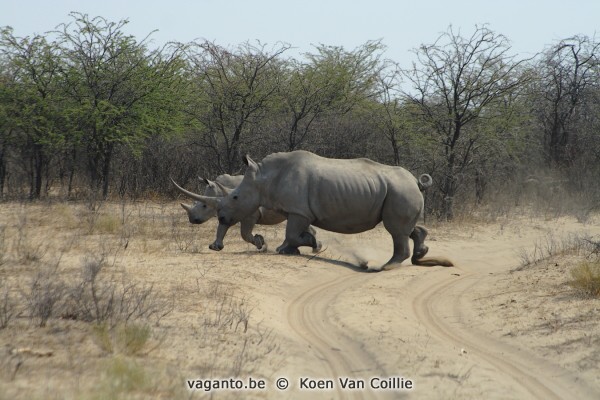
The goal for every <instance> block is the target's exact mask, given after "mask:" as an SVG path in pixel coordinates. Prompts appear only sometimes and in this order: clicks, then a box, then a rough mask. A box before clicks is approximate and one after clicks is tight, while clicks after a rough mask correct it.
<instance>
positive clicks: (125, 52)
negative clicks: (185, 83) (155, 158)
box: [58, 13, 182, 198]
mask: <svg viewBox="0 0 600 400" xmlns="http://www.w3.org/2000/svg"><path fill="white" fill-rule="evenodd" d="M71 16H72V17H73V19H74V21H73V22H72V23H69V24H63V25H62V26H61V29H60V31H59V32H58V35H59V39H60V42H61V47H62V49H61V50H62V55H63V58H64V60H65V63H66V66H65V68H64V69H63V74H64V80H65V84H66V90H67V93H68V96H69V97H70V98H71V99H72V101H73V102H74V103H75V104H76V105H75V106H74V107H73V108H72V110H71V115H70V120H71V121H72V122H73V124H72V129H73V130H72V133H73V134H74V135H76V136H77V137H78V139H79V141H80V143H81V144H82V145H83V147H84V148H85V151H86V156H87V163H88V171H89V175H90V184H91V188H92V190H93V191H96V190H97V189H99V188H100V187H101V188H102V195H103V197H104V198H106V196H107V195H108V189H109V182H110V181H109V173H110V169H111V162H112V159H113V155H114V153H115V147H116V146H119V145H127V146H131V147H133V148H135V147H137V146H139V145H140V144H141V143H142V140H143V139H144V138H145V137H147V136H148V135H149V134H151V133H156V132H157V131H158V132H161V131H162V130H168V129H170V127H171V125H172V124H173V122H174V121H175V120H176V117H177V111H176V106H175V104H176V103H177V101H178V96H177V88H178V87H179V86H180V84H181V77H180V74H179V71H180V69H181V68H182V64H181V58H180V48H179V46H171V45H170V44H167V45H165V46H163V47H161V48H158V49H155V50H149V49H148V47H147V45H146V42H147V40H148V38H149V36H150V35H148V36H147V37H146V38H144V39H143V40H141V41H140V42H138V41H137V40H136V39H135V38H134V37H133V36H129V35H126V34H125V33H124V32H123V28H124V26H125V25H126V24H127V23H128V21H127V20H121V21H119V22H110V21H108V20H106V19H104V18H102V17H94V18H89V17H88V16H87V15H84V14H80V13H71Z"/></svg>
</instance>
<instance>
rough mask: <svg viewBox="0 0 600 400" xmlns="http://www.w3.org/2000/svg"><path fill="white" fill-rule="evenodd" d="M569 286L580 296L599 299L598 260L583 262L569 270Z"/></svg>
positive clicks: (599, 266)
mask: <svg viewBox="0 0 600 400" xmlns="http://www.w3.org/2000/svg"><path fill="white" fill-rule="evenodd" d="M571 278H572V280H571V281H570V282H569V285H570V286H571V287H573V288H575V289H576V290H578V291H580V292H581V293H582V294H584V295H587V296H592V297H600V260H595V261H587V260H586V261H583V262H581V263H580V264H579V265H577V266H576V267H575V268H573V269H572V270H571Z"/></svg>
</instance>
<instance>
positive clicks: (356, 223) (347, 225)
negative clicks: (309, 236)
mask: <svg viewBox="0 0 600 400" xmlns="http://www.w3.org/2000/svg"><path fill="white" fill-rule="evenodd" d="M379 222H381V218H377V217H370V218H366V217H362V218H357V217H356V215H354V216H347V217H344V216H339V217H338V218H321V219H319V220H316V221H314V222H313V223H312V224H313V225H314V226H316V227H318V228H321V229H325V230H327V231H331V232H338V233H360V232H365V231H368V230H371V229H373V228H375V226H377V224H378V223H379Z"/></svg>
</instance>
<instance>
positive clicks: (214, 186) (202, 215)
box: [171, 178, 225, 224]
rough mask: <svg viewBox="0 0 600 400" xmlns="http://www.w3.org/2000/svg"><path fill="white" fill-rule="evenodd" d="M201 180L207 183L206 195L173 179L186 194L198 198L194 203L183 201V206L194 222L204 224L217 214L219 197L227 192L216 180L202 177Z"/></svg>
mask: <svg viewBox="0 0 600 400" xmlns="http://www.w3.org/2000/svg"><path fill="white" fill-rule="evenodd" d="M200 179H201V181H203V182H204V183H206V185H207V186H206V189H205V190H204V196H203V195H200V194H197V193H193V192H190V191H188V190H186V189H184V188H182V187H181V186H179V185H178V184H177V183H175V181H174V180H173V179H171V182H173V185H175V187H176V188H177V190H179V191H180V192H181V193H183V194H184V195H186V196H188V197H190V198H192V199H194V200H196V201H195V202H194V204H193V205H191V206H190V205H187V204H184V203H181V207H183V209H184V210H185V211H186V212H187V214H188V219H189V220H190V223H192V224H203V223H204V222H206V221H208V220H209V219H211V218H213V217H214V216H215V215H216V214H217V211H216V210H217V205H218V199H219V197H216V196H223V195H224V193H225V192H223V189H224V188H222V186H220V185H219V184H218V183H216V182H212V181H209V180H208V179H202V178H200Z"/></svg>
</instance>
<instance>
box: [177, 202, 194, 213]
mask: <svg viewBox="0 0 600 400" xmlns="http://www.w3.org/2000/svg"><path fill="white" fill-rule="evenodd" d="M179 204H181V207H183V209H184V210H185V211H187V212H190V210H191V209H192V207H190V206H188V205H187V204H184V203H179Z"/></svg>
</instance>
